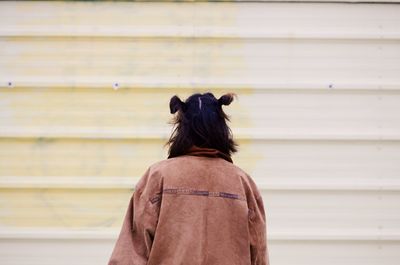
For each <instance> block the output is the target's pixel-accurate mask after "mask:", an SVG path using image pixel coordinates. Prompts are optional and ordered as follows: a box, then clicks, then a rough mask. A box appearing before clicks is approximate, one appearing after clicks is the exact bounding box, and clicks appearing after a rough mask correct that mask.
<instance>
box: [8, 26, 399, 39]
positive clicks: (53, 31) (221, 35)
mask: <svg viewBox="0 0 400 265" xmlns="http://www.w3.org/2000/svg"><path fill="white" fill-rule="evenodd" d="M260 29H261V28H253V29H239V30H238V29H237V28H235V29H230V28H222V29H220V31H218V30H215V29H214V28H213V27H210V28H197V29H196V30H193V27H189V26H181V27H170V28H164V29H163V28H161V29H160V28H156V29H152V28H137V29H135V28H126V29H118V30H117V29H115V27H109V28H107V27H102V28H100V29H97V30H93V26H61V27H60V26H49V25H46V27H42V28H40V27H35V28H32V27H24V28H21V27H16V26H14V27H13V26H8V27H6V28H5V27H3V28H1V30H0V38H10V37H19V38H24V39H27V38H60V37H61V38H69V37H84V38H92V39H93V38H100V39H104V38H118V39H121V38H124V39H126V38H129V39H137V38H140V39H159V38H174V39H175V38H182V39H191V38H204V39H240V38H243V39H260V40H262V39H270V40H274V39H278V40H281V39H312V40H324V39H326V40H376V39H379V40H381V41H382V40H399V39H400V32H394V33H393V32H382V31H381V30H379V29H375V31H371V32H366V33H354V32H352V33H347V34H346V33H343V32H342V31H339V30H337V31H332V32H326V31H320V32H318V31H317V32H301V31H300V32H295V33H291V32H274V31H273V30H272V29H269V30H270V31H267V32H266V31H265V29H264V31H260Z"/></svg>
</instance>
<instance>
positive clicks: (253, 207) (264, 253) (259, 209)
mask: <svg viewBox="0 0 400 265" xmlns="http://www.w3.org/2000/svg"><path fill="white" fill-rule="evenodd" d="M249 233H250V254H251V265H270V262H269V253H268V246H267V227H266V218H265V211H264V203H263V199H262V197H261V194H260V193H259V191H258V189H257V188H256V187H255V192H254V196H252V199H251V203H250V205H249Z"/></svg>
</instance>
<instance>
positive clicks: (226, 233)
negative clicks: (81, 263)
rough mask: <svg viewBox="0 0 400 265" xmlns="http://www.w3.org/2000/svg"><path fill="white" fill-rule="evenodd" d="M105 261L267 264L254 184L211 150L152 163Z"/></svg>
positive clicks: (114, 264) (117, 264)
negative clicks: (107, 259)
mask: <svg viewBox="0 0 400 265" xmlns="http://www.w3.org/2000/svg"><path fill="white" fill-rule="evenodd" d="M108 265H269V255H268V248H267V232H266V216H265V211H264V204H263V199H262V197H261V193H260V190H259V189H258V187H257V186H256V184H255V182H254V181H253V180H252V178H251V177H250V176H249V175H248V174H247V173H246V172H244V171H243V170H242V169H240V168H239V167H238V166H236V165H234V164H233V161H232V159H231V157H230V156H228V155H226V154H224V153H222V152H220V151H218V150H216V149H212V148H204V147H198V146H192V148H191V149H190V150H189V151H188V153H187V154H185V155H182V156H178V157H174V158H169V159H166V160H162V161H158V162H156V163H154V164H152V165H151V166H149V167H148V169H147V170H146V172H145V173H144V175H143V176H142V177H141V178H140V180H139V181H138V182H137V184H136V186H135V191H134V192H133V194H132V197H131V199H130V201H129V206H128V209H127V211H126V214H125V218H124V221H123V224H122V228H121V231H120V233H119V236H118V238H117V241H116V243H115V246H114V249H113V252H112V254H111V257H110V260H109V262H108Z"/></svg>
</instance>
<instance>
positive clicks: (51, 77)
mask: <svg viewBox="0 0 400 265" xmlns="http://www.w3.org/2000/svg"><path fill="white" fill-rule="evenodd" d="M0 45H2V46H3V47H5V48H4V49H3V57H2V60H1V61H0V69H2V71H1V73H0V84H2V86H3V87H6V86H8V83H9V82H11V83H12V85H13V86H15V87H16V88H18V87H27V86H33V87H41V86H43V87H52V86H55V87H57V86H62V87H77V86H80V87H89V88H90V87H99V86H103V87H104V86H105V87H107V86H108V87H109V88H110V89H112V86H113V84H114V83H118V84H119V86H120V87H122V88H125V87H135V88H137V87H139V86H141V87H156V88H157V87H159V88H165V87H169V88H171V87H177V88H179V87H188V88H196V87H201V86H206V87H208V88H212V87H215V88H228V89H229V88H230V87H233V88H245V87H247V88H256V89H262V88H274V86H276V87H277V88H286V89H294V88H304V87H308V86H310V89H311V90H312V89H319V90H323V89H325V90H329V91H331V90H335V89H336V88H337V89H352V90H362V89H376V90H379V89H387V90H393V89H398V88H399V84H400V79H399V76H398V75H397V73H398V72H399V71H400V66H399V64H398V63H397V62H398V61H399V59H400V52H399V51H400V49H399V47H400V44H399V43H398V42H387V41H370V42H368V41H366V42H363V43H359V42H357V41H301V40H294V41H284V40H281V41H256V40H249V41H210V40H202V39H200V40H188V41H182V40H163V39H160V40H139V41H133V40H127V41H122V40H120V41H118V40H114V41H111V42H108V41H104V40H91V39H87V40H81V39H77V40H76V39H74V38H71V39H65V40H62V41H54V40H49V39H39V40H36V41H29V40H12V39H0ZM33 69H34V71H33ZM364 86H365V87H364Z"/></svg>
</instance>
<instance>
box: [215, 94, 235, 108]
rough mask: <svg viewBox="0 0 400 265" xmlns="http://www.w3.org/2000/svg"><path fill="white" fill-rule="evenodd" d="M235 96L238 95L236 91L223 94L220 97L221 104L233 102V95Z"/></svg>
mask: <svg viewBox="0 0 400 265" xmlns="http://www.w3.org/2000/svg"><path fill="white" fill-rule="evenodd" d="M234 96H236V97H237V95H236V94H235V93H227V94H225V95H223V96H221V97H220V98H219V99H218V103H219V105H229V104H231V102H232V101H233V97H234Z"/></svg>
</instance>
